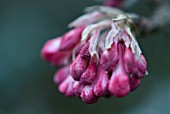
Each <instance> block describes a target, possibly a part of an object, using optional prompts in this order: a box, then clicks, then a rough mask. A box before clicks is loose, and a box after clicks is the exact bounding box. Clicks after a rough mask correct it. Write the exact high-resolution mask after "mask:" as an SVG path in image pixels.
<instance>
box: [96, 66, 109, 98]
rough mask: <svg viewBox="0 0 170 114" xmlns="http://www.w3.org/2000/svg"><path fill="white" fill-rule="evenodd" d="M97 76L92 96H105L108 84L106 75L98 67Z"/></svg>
mask: <svg viewBox="0 0 170 114" xmlns="http://www.w3.org/2000/svg"><path fill="white" fill-rule="evenodd" d="M97 75H98V76H97V77H98V79H97V83H96V84H95V86H94V89H93V91H94V94H95V95H96V96H98V97H102V96H106V95H107V90H108V82H109V77H108V74H107V72H106V71H105V70H103V69H102V68H100V67H99V68H98V74H97Z"/></svg>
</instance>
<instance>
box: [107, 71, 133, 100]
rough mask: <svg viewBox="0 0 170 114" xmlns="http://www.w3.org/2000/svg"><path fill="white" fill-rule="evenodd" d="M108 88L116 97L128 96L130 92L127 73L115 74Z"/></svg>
mask: <svg viewBox="0 0 170 114" xmlns="http://www.w3.org/2000/svg"><path fill="white" fill-rule="evenodd" d="M120 72H121V71H120ZM108 89H109V91H110V92H111V94H112V95H114V96H116V97H124V96H126V95H127V94H128V93H129V92H130V86H129V78H128V76H127V75H126V74H125V73H120V74H113V75H112V77H111V79H110V81H109V88H108Z"/></svg>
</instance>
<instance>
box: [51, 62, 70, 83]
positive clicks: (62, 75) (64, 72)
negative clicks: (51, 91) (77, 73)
mask: <svg viewBox="0 0 170 114" xmlns="http://www.w3.org/2000/svg"><path fill="white" fill-rule="evenodd" d="M69 68H70V66H69V65H68V66H66V67H63V68H60V69H59V70H58V71H57V72H56V73H55V75H54V82H55V83H56V84H57V85H59V84H60V83H61V82H63V81H64V80H65V79H66V77H67V76H68V75H69V73H70V71H69Z"/></svg>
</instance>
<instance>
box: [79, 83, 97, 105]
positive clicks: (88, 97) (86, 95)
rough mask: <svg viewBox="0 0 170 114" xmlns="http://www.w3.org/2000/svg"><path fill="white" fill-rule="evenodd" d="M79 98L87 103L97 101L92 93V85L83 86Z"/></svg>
mask: <svg viewBox="0 0 170 114" xmlns="http://www.w3.org/2000/svg"><path fill="white" fill-rule="evenodd" d="M80 97H81V99H82V100H83V101H84V102H86V103H87V104H92V103H96V102H97V101H98V97H96V96H95V94H94V93H93V87H92V86H85V87H84V88H83V90H82V92H81V95H80Z"/></svg>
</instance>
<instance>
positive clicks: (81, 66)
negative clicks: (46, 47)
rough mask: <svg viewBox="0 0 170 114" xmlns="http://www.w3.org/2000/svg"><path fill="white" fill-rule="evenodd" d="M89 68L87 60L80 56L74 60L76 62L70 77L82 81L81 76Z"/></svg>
mask: <svg viewBox="0 0 170 114" xmlns="http://www.w3.org/2000/svg"><path fill="white" fill-rule="evenodd" d="M86 66H87V60H84V59H83V58H81V57H80V54H79V55H78V56H77V58H76V59H75V60H74V62H73V63H72V64H71V66H70V75H71V76H72V77H73V78H74V80H76V81H78V80H80V77H81V75H82V74H83V73H84V72H85V70H86Z"/></svg>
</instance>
